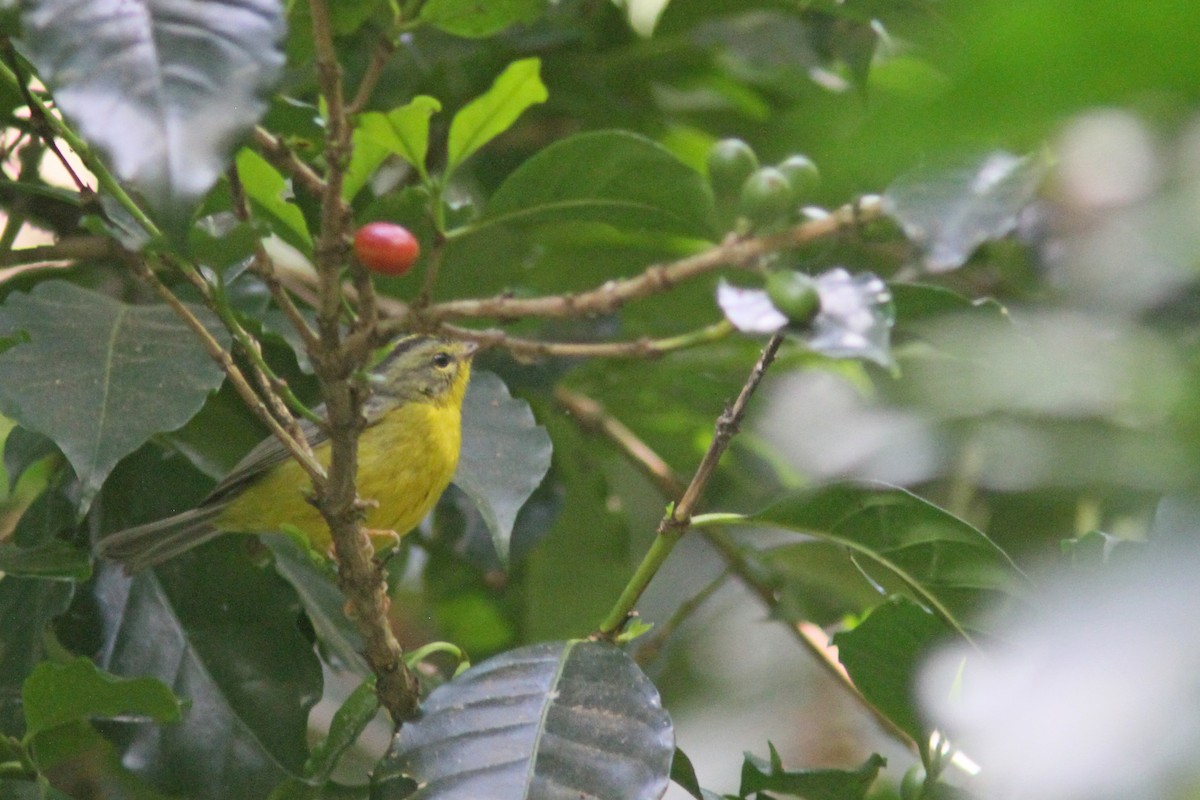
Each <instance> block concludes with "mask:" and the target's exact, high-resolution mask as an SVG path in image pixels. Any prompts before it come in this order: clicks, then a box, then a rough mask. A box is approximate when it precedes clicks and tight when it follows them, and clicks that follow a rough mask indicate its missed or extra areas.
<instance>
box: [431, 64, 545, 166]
mask: <svg viewBox="0 0 1200 800" xmlns="http://www.w3.org/2000/svg"><path fill="white" fill-rule="evenodd" d="M541 67H542V62H541V61H540V60H539V59H536V58H526V59H522V60H521V61H514V62H513V63H511V64H509V65H508V67H507V68H505V70H504V72H502V73H500V76H499V77H498V78H496V82H495V83H493V84H492V88H490V89H488V90H487V91H486V92H484V93H483V94H482V95H480V96H479V97H477V98H475V99H474V100H472V101H471V102H470V103H467V105H465V106H463V108H462V109H460V110H459V112H458V113H457V114H455V115H454V120H453V121H452V122H451V123H450V138H449V141H448V143H447V153H446V175H447V176H449V175H452V174H453V173H454V171H455V170H456V169H458V166H459V165H460V164H462V163H463V162H464V161H466V160H467V159H468V158H469V157H470V156H471V154H472V153H474V152H475V151H477V150H478V149H479V148H481V147H483V146H484V145H485V144H487V143H488V142H490V141H491V140H492V139H495V138H496V137H497V136H499V135H500V134H502V133H504V132H505V131H506V130H508V129H509V128H510V127H511V126H512V124H513V123H514V122H516V121H517V117H519V116H521V114H522V113H524V112H525V109H527V108H529V107H530V106H532V105H536V104H538V103H544V102H546V98H547V97H549V94H548V93H547V92H546V87H545V86H544V85H543V84H542V79H541V77H540V75H539V74H538V73H539V71H540V70H541Z"/></svg>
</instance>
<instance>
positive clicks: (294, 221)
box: [237, 148, 312, 253]
mask: <svg viewBox="0 0 1200 800" xmlns="http://www.w3.org/2000/svg"><path fill="white" fill-rule="evenodd" d="M237 170H238V178H239V179H240V180H241V182H242V188H243V189H244V190H245V192H246V197H248V198H249V199H250V202H251V203H253V204H254V207H255V210H257V211H259V212H260V213H265V214H266V215H268V216H269V217H271V218H272V219H273V220H274V221H275V222H276V223H278V224H275V225H273V226H272V227H273V228H274V230H275V232H276V233H278V234H279V236H280V237H281V238H282V239H284V241H286V242H288V243H289V244H291V245H292V246H293V247H297V248H299V249H300V251H301V252H305V253H311V252H312V234H310V233H309V231H308V222H307V221H306V220H305V219H304V212H302V211H301V210H300V207H299V206H297V205H296V204H295V203H293V202H292V201H291V196H290V195H291V189H290V187H289V185H288V183H287V181H285V180H284V178H283V176H282V175H280V174H279V171H278V170H277V169H275V168H274V167H273V166H271V165H270V164H268V163H267V160H266V159H265V158H263V157H262V156H260V155H259V154H258V153H256V152H254V151H253V150H250V149H248V148H243V149H242V150H240V151H239V152H238V154H237Z"/></svg>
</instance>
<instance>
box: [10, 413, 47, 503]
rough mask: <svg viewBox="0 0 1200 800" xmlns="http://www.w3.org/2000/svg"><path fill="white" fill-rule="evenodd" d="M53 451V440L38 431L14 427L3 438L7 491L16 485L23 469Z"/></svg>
mask: <svg viewBox="0 0 1200 800" xmlns="http://www.w3.org/2000/svg"><path fill="white" fill-rule="evenodd" d="M54 452H55V450H54V442H52V441H50V439H49V438H47V437H45V436H42V435H41V434H40V433H33V432H32V431H27V430H25V429H24V428H22V427H19V426H18V427H15V428H13V429H12V430H11V431H9V432H8V436H7V437H5V439H4V470H5V471H6V472H7V473H8V491H10V492H11V491H12V490H13V489H15V488H16V486H17V481H19V480H20V479H21V476H22V475H24V474H25V470H27V469H29V468H30V467H31V466H33V465H34V464H36V463H37V462H39V461H41V460H42V459H43V458H45V457H46V456H49V455H51V454H53V453H54Z"/></svg>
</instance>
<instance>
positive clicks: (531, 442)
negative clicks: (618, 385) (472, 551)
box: [454, 371, 553, 563]
mask: <svg viewBox="0 0 1200 800" xmlns="http://www.w3.org/2000/svg"><path fill="white" fill-rule="evenodd" d="M552 450H553V448H552V445H551V443H550V436H549V434H547V433H546V429H545V428H543V427H542V426H541V425H538V424H537V421H536V420H535V419H534V418H533V412H532V411H531V410H530V409H529V404H528V403H526V402H525V401H524V400H517V399H514V398H513V397H512V396H511V395H509V393H508V387H507V386H505V385H504V381H502V380H500V378H499V377H497V376H496V375H494V374H492V373H490V372H482V371H481V372H477V373H476V374H475V375H474V376H473V377H472V378H471V383H470V385H469V387H468V389H467V396H466V399H465V400H464V401H463V444H462V455H461V456H460V458H459V462H458V472H457V473H456V474H455V476H454V483H455V485H457V486H458V487H459V488H460V489H462V490H463V491H464V492H466V493H467V496H468V497H470V498H471V500H472V501H473V502H474V503H475V507H476V508H477V509H479V513H480V514H481V515H482V516H483V519H484V522H486V523H487V526H488V528H489V529H490V530H491V532H492V542H493V544H495V546H496V553H497V554H498V555H499V556H500V560H501V562H502V563H505V562H507V561H508V550H509V541H510V539H511V537H512V530H513V523H514V522H515V521H516V519H517V512H518V511H520V510H521V506H523V505H524V504H525V501H526V500H528V499H529V496H530V495H531V494H533V491H534V489H536V488H537V487H538V485H539V484H540V483H541V482H542V478H544V477H546V471H547V470H549V469H550V454H551V452H552Z"/></svg>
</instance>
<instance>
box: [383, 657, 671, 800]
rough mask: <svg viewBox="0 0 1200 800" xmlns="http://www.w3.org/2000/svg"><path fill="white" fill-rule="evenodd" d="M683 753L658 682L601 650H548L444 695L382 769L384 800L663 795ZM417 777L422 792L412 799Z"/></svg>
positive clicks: (467, 680) (470, 677)
mask: <svg viewBox="0 0 1200 800" xmlns="http://www.w3.org/2000/svg"><path fill="white" fill-rule="evenodd" d="M674 751H675V743H674V731H673V729H672V726H671V720H670V718H669V717H668V716H667V713H666V711H664V710H663V708H662V705H661V703H660V701H659V697H658V692H657V691H656V690H655V688H654V685H653V684H652V683H650V680H649V679H648V678H647V677H646V676H645V675H644V674H643V673H642V671H641V670H639V669H638V668H637V665H635V664H634V663H633V660H632V659H630V658H629V656H628V655H626V654H625V653H624V652H623V651H621V650H619V649H617V648H615V647H613V646H612V645H609V644H602V643H599V642H580V641H574V642H547V643H544V644H538V645H533V646H530V647H524V648H521V649H519V650H513V651H510V652H508V653H504V654H503V655H500V656H496V657H495V658H492V659H489V660H487V661H485V662H483V663H481V664H477V665H475V666H474V667H472V668H471V669H469V670H467V671H466V672H465V673H463V674H462V675H460V676H459V677H458V678H455V679H454V680H452V681H450V682H449V683H446V684H443V685H442V686H440V687H438V688H437V689H436V690H434V692H433V693H432V694H431V695H430V696H429V698H428V699H427V700H426V701H425V703H424V705H423V706H422V716H421V718H420V719H418V720H417V721H415V722H412V723H409V724H408V725H405V726H404V727H403V728H401V729H400V733H399V734H397V735H396V739H395V740H394V742H393V744H392V748H391V750H390V751H389V752H388V754H387V756H385V757H384V760H383V761H382V762H381V764H380V766H379V768H378V769H377V770H376V772H375V783H376V786H377V788H378V797H379V800H393V798H399V797H410V798H413V799H414V800H417V798H421V799H422V800H437V799H438V798H444V799H447V800H448V799H449V798H463V800H466V799H467V798H479V797H540V798H564V800H565V798H578V797H580V796H584V797H621V798H625V799H627V800H636V798H647V799H648V800H649V799H651V798H653V800H657V798H659V797H661V796H662V794H663V792H664V791H666V788H667V783H668V779H669V774H670V768H671V757H672V754H673V753H674ZM405 778H409V779H411V780H415V781H416V782H417V784H418V787H419V788H417V790H416V791H415V792H414V793H412V794H404V793H403V792H404V791H405V786H406V784H408V783H409V782H408V781H406V780H405Z"/></svg>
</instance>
